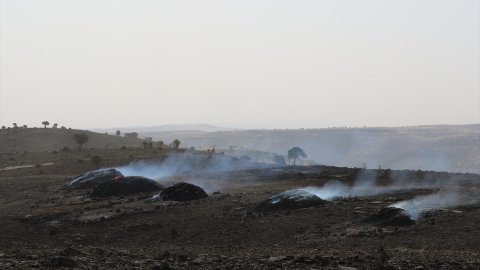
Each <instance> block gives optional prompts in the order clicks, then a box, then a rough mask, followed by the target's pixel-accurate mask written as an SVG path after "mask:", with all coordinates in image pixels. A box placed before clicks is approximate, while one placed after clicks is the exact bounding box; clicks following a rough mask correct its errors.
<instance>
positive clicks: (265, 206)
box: [255, 189, 326, 212]
mask: <svg viewBox="0 0 480 270" xmlns="http://www.w3.org/2000/svg"><path fill="white" fill-rule="evenodd" d="M325 203H326V201H325V200H323V199H321V198H320V197H318V196H316V195H314V194H312V193H310V192H308V191H305V190H300V189H293V190H288V191H285V192H282V193H280V194H277V195H275V196H272V197H270V198H268V199H266V200H265V201H263V202H261V203H260V204H259V205H257V207H255V210H257V211H261V212H268V211H280V210H294V209H300V208H308V207H313V206H317V205H323V204H325Z"/></svg>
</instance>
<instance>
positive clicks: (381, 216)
mask: <svg viewBox="0 0 480 270" xmlns="http://www.w3.org/2000/svg"><path fill="white" fill-rule="evenodd" d="M365 221H366V222H372V223H375V224H377V225H380V226H410V225H413V224H415V221H414V220H413V219H411V218H410V216H409V215H408V214H407V212H405V210H403V209H401V208H397V207H391V206H389V207H385V208H382V209H381V210H380V211H379V212H378V213H375V214H373V215H371V216H369V217H367V218H366V219H365Z"/></svg>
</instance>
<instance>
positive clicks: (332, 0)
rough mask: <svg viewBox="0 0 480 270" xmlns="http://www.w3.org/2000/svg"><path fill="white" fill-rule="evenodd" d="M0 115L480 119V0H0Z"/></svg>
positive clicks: (21, 118)
mask: <svg viewBox="0 0 480 270" xmlns="http://www.w3.org/2000/svg"><path fill="white" fill-rule="evenodd" d="M0 72H1V73H0V124H1V125H6V126H11V125H12V123H14V122H16V123H18V124H19V125H23V124H27V125H29V126H41V122H42V121H44V120H48V121H50V123H58V124H59V126H62V125H65V126H68V127H72V128H107V127H125V126H153V125H162V124H185V123H207V124H214V125H221V126H229V127H237V128H301V127H303V128H313V127H317V128H321V127H332V126H407V125H426V124H466V123H479V122H480V1H478V0H449V1H445V0H402V1H385V0H363V1H358V0H324V1H306V0H296V1H282V0H271V1H266V0H252V1H249V0H245V1H233V0H232V1H227V0H224V1H198V0H193V1H183V0H176V1H145V0H141V1H133V0H131V1H124V0H114V1H113V0H112V1H106V0H93V1H92V0H76V1H73V0H42V1H34V0H30V1H27V0H0Z"/></svg>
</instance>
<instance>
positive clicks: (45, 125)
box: [42, 121, 50, 128]
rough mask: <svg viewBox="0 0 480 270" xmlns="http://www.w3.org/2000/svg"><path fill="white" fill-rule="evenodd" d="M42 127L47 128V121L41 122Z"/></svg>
mask: <svg viewBox="0 0 480 270" xmlns="http://www.w3.org/2000/svg"><path fill="white" fill-rule="evenodd" d="M42 125H43V126H44V127H45V128H47V126H48V125H50V123H49V122H48V121H43V122H42Z"/></svg>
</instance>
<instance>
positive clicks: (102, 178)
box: [65, 169, 123, 189]
mask: <svg viewBox="0 0 480 270" xmlns="http://www.w3.org/2000/svg"><path fill="white" fill-rule="evenodd" d="M121 177H123V174H122V173H121V172H119V171H117V170H115V169H103V170H96V171H90V172H86V173H83V174H80V175H77V176H75V177H72V178H70V182H69V183H68V184H67V185H66V186H65V188H66V189H86V188H93V187H95V186H96V185H98V184H101V183H104V182H108V181H112V180H116V179H119V178H121Z"/></svg>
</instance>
